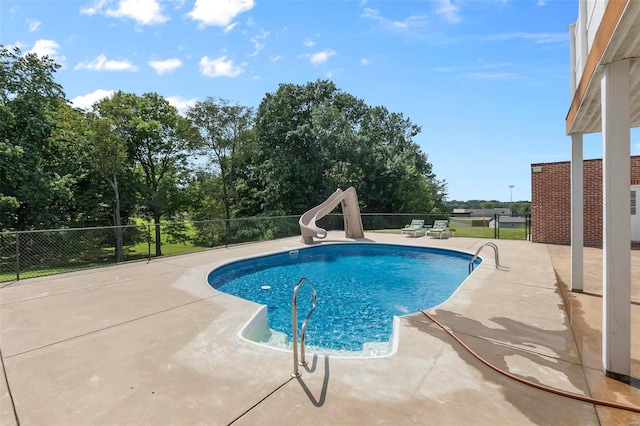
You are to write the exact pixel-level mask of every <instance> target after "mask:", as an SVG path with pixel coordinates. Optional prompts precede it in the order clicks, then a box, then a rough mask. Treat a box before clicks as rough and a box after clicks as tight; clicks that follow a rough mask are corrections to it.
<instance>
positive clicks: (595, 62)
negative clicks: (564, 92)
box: [566, 0, 640, 134]
mask: <svg viewBox="0 0 640 426" xmlns="http://www.w3.org/2000/svg"><path fill="white" fill-rule="evenodd" d="M623 59H630V60H631V64H630V65H631V71H630V73H631V76H630V78H631V80H630V89H631V105H630V124H631V127H638V126H640V90H638V89H639V88H640V1H638V0H609V2H608V3H607V6H606V9H605V12H604V15H603V17H602V21H601V23H600V26H599V27H598V31H597V32H596V36H595V39H594V41H593V45H592V47H591V50H590V51H589V56H588V58H587V61H586V64H585V67H584V70H583V72H582V77H581V78H580V82H579V83H578V85H577V86H576V91H575V93H574V96H573V100H572V102H571V107H570V108H569V112H568V113H567V118H566V130H567V134H573V133H597V132H601V131H602V105H601V104H602V100H601V94H600V76H601V73H602V66H603V65H606V64H609V63H612V62H616V61H620V60H623Z"/></svg>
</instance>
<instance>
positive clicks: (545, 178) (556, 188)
mask: <svg viewBox="0 0 640 426" xmlns="http://www.w3.org/2000/svg"><path fill="white" fill-rule="evenodd" d="M583 164H584V172H583V182H584V245H585V246H594V247H601V246H602V225H603V224H602V160H601V159H596V160H584V163H583ZM630 185H631V190H632V191H634V190H635V191H636V193H638V192H640V187H638V185H640V156H632V157H631V182H630ZM631 198H632V200H635V197H633V194H632V197H631ZM632 202H633V201H632ZM630 213H634V209H633V208H632V209H631V212H630ZM637 215H638V216H640V211H638V212H637ZM637 221H638V219H636V222H637ZM531 222H532V241H533V242H536V243H547V244H566V245H568V244H571V162H569V161H563V162H558V163H536V164H532V165H531ZM633 232H634V227H633V224H632V234H633ZM633 237H634V238H633V239H632V240H634V244H633V245H634V246H640V236H638V235H635V234H634V235H633Z"/></svg>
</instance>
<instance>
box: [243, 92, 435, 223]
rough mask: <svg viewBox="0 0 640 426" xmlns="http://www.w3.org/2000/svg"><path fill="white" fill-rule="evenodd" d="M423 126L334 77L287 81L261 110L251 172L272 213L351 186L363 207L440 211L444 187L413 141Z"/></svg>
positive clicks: (296, 210) (300, 208) (294, 209)
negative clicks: (341, 87)
mask: <svg viewBox="0 0 640 426" xmlns="http://www.w3.org/2000/svg"><path fill="white" fill-rule="evenodd" d="M419 132H420V127H419V126H417V125H415V124H414V123H412V122H411V120H409V119H408V118H405V117H404V116H403V115H402V114H398V113H391V112H389V111H388V110H387V109H386V108H384V107H370V106H368V105H366V104H365V103H364V102H363V101H362V100H360V99H358V98H356V97H354V96H353V95H350V94H348V93H344V92H342V91H340V90H339V89H338V88H337V87H336V86H335V85H334V84H333V83H331V82H329V81H317V82H313V83H307V84H306V85H305V86H299V85H292V84H281V85H280V87H279V88H278V90H277V91H276V92H275V93H272V94H267V95H266V96H265V98H264V99H263V100H262V102H261V104H260V107H259V108H258V113H257V117H256V152H255V155H254V157H253V159H252V164H251V165H250V166H249V167H248V169H249V173H248V176H249V179H253V180H252V181H251V183H252V185H251V186H253V187H256V188H258V190H257V191H256V194H255V195H256V196H257V197H258V199H259V203H258V204H259V205H260V206H261V207H262V209H263V210H266V211H267V212H274V213H279V214H300V213H301V212H303V211H305V210H306V209H308V208H310V207H312V206H314V205H317V204H319V203H321V202H322V201H324V200H325V199H326V197H327V196H328V195H329V194H331V193H332V192H333V191H335V189H336V187H347V186H354V187H355V188H356V189H357V190H358V197H359V199H360V202H361V207H362V209H363V211H386V212H405V211H427V212H431V211H433V210H439V209H442V208H443V200H444V195H445V191H446V185H445V183H444V182H440V181H438V180H437V179H436V178H435V175H434V174H433V171H432V168H431V164H430V163H429V162H428V161H427V156H426V155H425V154H424V153H422V152H421V150H420V148H419V146H418V145H417V144H416V143H415V142H413V138H414V137H415V136H416V135H417V134H418V133H419Z"/></svg>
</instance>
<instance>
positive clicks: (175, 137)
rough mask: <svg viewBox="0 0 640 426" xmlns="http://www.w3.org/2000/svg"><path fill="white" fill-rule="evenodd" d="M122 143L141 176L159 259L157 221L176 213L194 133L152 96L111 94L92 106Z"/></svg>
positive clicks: (188, 125)
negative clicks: (108, 121) (106, 121)
mask: <svg viewBox="0 0 640 426" xmlns="http://www.w3.org/2000/svg"><path fill="white" fill-rule="evenodd" d="M95 110H96V112H97V113H98V114H99V115H100V117H102V118H105V119H108V120H110V123H112V124H113V127H114V131H115V132H116V133H117V134H118V135H119V137H120V138H122V140H123V141H124V142H125V144H126V146H127V153H128V155H129V157H130V158H131V159H132V161H133V163H134V165H135V167H136V168H137V169H138V170H139V172H140V174H141V183H142V185H141V189H142V191H143V194H142V195H143V200H142V203H143V205H144V207H145V208H146V211H147V212H148V213H149V215H150V216H151V217H152V218H153V222H154V225H155V242H156V256H160V255H162V248H161V247H162V243H161V237H160V219H161V217H162V216H163V215H167V216H170V215H172V214H175V213H176V212H178V211H179V210H180V208H181V207H182V205H181V204H182V203H181V201H182V200H183V198H181V197H180V189H181V188H183V187H184V186H185V185H186V182H187V172H188V169H187V157H188V154H189V152H190V151H191V150H192V148H193V146H194V144H195V141H196V140H197V133H196V132H195V129H194V128H193V127H192V126H191V124H190V123H189V121H188V120H187V119H186V118H184V117H182V116H180V115H179V114H178V111H177V110H176V108H175V107H173V106H171V105H170V104H169V102H168V101H167V100H166V99H164V98H163V97H161V96H160V95H158V94H156V93H145V94H143V95H142V96H137V95H134V94H130V93H124V92H120V91H119V92H116V93H115V94H114V95H113V96H112V97H111V98H107V99H103V100H102V101H100V102H98V103H97V104H96V106H95Z"/></svg>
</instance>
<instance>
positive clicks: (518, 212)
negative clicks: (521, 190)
mask: <svg viewBox="0 0 640 426" xmlns="http://www.w3.org/2000/svg"><path fill="white" fill-rule="evenodd" d="M445 204H446V206H447V208H448V209H449V211H452V210H453V209H495V208H507V209H511V214H513V215H514V216H526V215H529V214H531V201H498V200H467V201H457V200H450V201H447V202H446V203H445Z"/></svg>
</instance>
